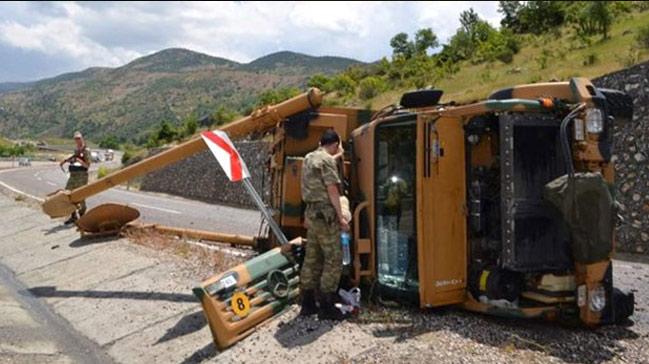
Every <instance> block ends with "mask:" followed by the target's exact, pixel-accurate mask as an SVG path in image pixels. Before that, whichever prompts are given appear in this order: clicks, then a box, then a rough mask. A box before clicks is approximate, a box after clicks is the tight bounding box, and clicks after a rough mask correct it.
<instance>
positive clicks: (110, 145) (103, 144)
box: [99, 135, 119, 149]
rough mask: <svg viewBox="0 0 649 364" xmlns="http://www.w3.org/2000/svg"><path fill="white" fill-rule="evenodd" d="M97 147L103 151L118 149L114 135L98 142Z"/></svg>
mask: <svg viewBox="0 0 649 364" xmlns="http://www.w3.org/2000/svg"><path fill="white" fill-rule="evenodd" d="M99 147H100V148H104V149H117V148H119V142H118V141H117V138H116V137H115V136H114V135H107V136H105V137H104V138H103V139H102V140H101V141H100V142H99Z"/></svg>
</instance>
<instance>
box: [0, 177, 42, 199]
mask: <svg viewBox="0 0 649 364" xmlns="http://www.w3.org/2000/svg"><path fill="white" fill-rule="evenodd" d="M0 186H3V187H6V188H8V189H10V190H11V191H13V192H15V193H17V194H20V195H25V196H27V197H29V198H32V199H34V200H36V201H38V202H43V201H45V200H44V199H42V198H40V197H36V196H34V195H30V194H29V193H25V192H23V191H20V190H17V189H15V188H13V187H11V186H9V185H8V184H6V183H4V182H2V181H0Z"/></svg>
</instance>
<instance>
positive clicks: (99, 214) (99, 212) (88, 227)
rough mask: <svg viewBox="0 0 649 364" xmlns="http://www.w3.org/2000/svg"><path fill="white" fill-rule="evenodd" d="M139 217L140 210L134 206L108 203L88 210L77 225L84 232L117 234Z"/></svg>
mask: <svg viewBox="0 0 649 364" xmlns="http://www.w3.org/2000/svg"><path fill="white" fill-rule="evenodd" d="M138 217H140V212H139V211H138V210H136V209H134V208H132V207H129V206H126V205H120V204H116V203H106V204H102V205H99V206H97V207H94V208H92V209H90V210H88V212H86V214H85V215H83V216H82V217H81V218H80V219H79V220H77V226H78V227H79V230H80V231H81V233H82V234H116V233H118V232H119V231H120V230H121V229H122V227H124V225H126V224H128V223H129V222H131V221H133V220H135V219H137V218H138Z"/></svg>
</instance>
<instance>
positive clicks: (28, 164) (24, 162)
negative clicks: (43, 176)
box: [18, 157, 32, 167]
mask: <svg viewBox="0 0 649 364" xmlns="http://www.w3.org/2000/svg"><path fill="white" fill-rule="evenodd" d="M31 165H32V162H31V161H30V160H29V158H26V157H23V158H18V166H19V167H31Z"/></svg>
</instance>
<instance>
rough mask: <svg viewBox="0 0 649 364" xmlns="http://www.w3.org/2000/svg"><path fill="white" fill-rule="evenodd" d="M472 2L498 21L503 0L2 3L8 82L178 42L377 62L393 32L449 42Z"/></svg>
mask: <svg viewBox="0 0 649 364" xmlns="http://www.w3.org/2000/svg"><path fill="white" fill-rule="evenodd" d="M471 7H472V8H473V9H474V10H475V11H476V12H477V13H478V14H479V15H480V17H481V18H482V19H485V20H487V21H488V22H490V23H491V24H492V25H494V26H498V25H499V22H500V20H499V19H500V14H498V12H497V8H498V3H497V2H496V1H494V2H479V1H459V2H458V1H456V2H445V1H438V2H351V1H337V2H206V1H201V2H4V1H3V2H0V82H24V81H32V80H37V79H42V78H46V77H53V76H56V75H59V74H61V73H65V72H75V71H81V70H83V69H86V68H88V67H96V66H100V67H118V66H121V65H124V64H126V63H128V62H130V61H132V60H133V59H136V58H138V57H141V56H145V55H148V54H151V53H155V52H157V51H160V50H162V49H166V48H171V47H180V48H187V49H191V50H193V51H197V52H202V53H206V54H209V55H211V56H215V57H222V58H227V59H230V60H233V61H237V62H240V63H247V62H250V61H253V60H254V59H256V58H259V57H261V56H264V55H266V54H270V53H273V52H277V51H294V52H300V53H306V54H309V55H313V56H340V57H349V58H354V59H358V60H361V61H365V62H373V61H376V60H378V59H380V58H381V57H386V56H390V54H391V53H392V52H391V48H390V45H389V43H390V39H391V38H392V37H393V36H394V35H395V34H397V33H399V32H405V33H407V34H409V36H410V37H411V38H412V37H413V36H414V33H415V32H416V31H417V30H418V29H421V28H432V29H433V31H434V32H435V33H436V34H437V36H438V39H439V40H440V41H441V42H442V43H444V42H446V41H447V40H448V38H449V37H450V36H451V35H453V34H454V33H455V31H456V30H457V28H458V27H459V26H460V23H459V20H458V18H459V14H460V12H461V11H463V10H466V9H469V8H471Z"/></svg>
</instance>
